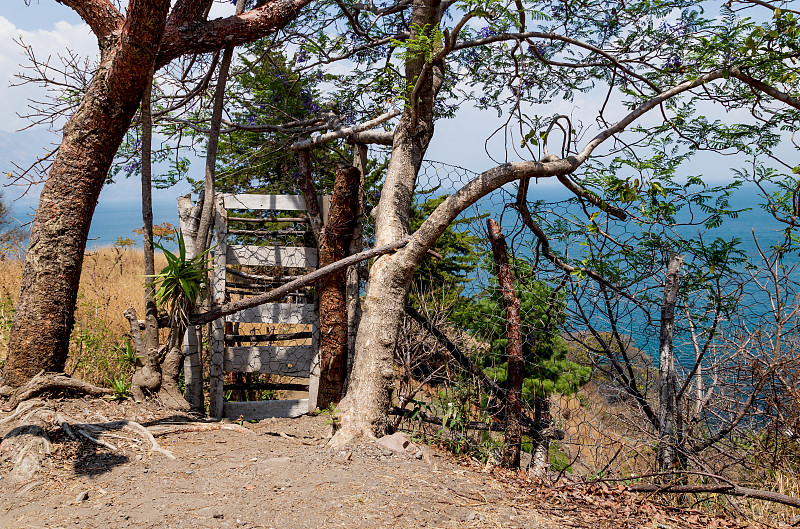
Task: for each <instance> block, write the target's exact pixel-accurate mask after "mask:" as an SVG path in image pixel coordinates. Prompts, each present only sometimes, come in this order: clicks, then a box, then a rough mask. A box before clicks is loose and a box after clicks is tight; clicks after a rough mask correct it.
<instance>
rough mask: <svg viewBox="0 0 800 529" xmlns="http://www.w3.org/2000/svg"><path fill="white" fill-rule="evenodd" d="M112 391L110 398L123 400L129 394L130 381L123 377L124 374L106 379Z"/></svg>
mask: <svg viewBox="0 0 800 529" xmlns="http://www.w3.org/2000/svg"><path fill="white" fill-rule="evenodd" d="M107 382H108V385H109V386H111V389H112V391H114V393H113V394H112V395H111V396H110V397H109V398H110V399H111V400H125V399H127V398H128V397H130V396H131V383H130V382H128V381H127V380H126V379H125V376H124V375H117V376H115V377H114V378H109V379H108V380H107Z"/></svg>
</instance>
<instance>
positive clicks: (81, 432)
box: [77, 428, 119, 452]
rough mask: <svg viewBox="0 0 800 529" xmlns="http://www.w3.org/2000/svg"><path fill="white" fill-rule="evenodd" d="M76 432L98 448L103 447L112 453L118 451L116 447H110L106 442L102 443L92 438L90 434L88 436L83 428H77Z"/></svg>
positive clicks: (100, 440)
mask: <svg viewBox="0 0 800 529" xmlns="http://www.w3.org/2000/svg"><path fill="white" fill-rule="evenodd" d="M77 430H78V434H80V435H81V436H83V437H85V438H86V439H87V440H88V441H91V442H92V443H94V444H96V445H98V446H104V447H105V448H108V449H109V450H111V451H112V452H117V451H118V450H119V449H118V448H117V447H116V446H114V445H112V444H111V443H109V442H108V441H103V440H102V439H98V438H97V437H93V436H92V434H90V433H89V432H87V431H86V430H84V429H83V428H77Z"/></svg>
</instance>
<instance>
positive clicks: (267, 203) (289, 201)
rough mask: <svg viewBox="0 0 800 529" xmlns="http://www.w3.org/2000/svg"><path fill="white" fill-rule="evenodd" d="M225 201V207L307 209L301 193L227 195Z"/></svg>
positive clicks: (280, 209)
mask: <svg viewBox="0 0 800 529" xmlns="http://www.w3.org/2000/svg"><path fill="white" fill-rule="evenodd" d="M223 201H224V203H225V209H269V210H274V211H305V210H306V201H305V199H304V198H303V197H301V196H300V195H246V194H244V195H225V197H224V198H223Z"/></svg>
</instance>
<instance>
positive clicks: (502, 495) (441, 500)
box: [0, 400, 740, 529]
mask: <svg viewBox="0 0 800 529" xmlns="http://www.w3.org/2000/svg"><path fill="white" fill-rule="evenodd" d="M56 406H57V407H58V409H59V411H60V412H62V413H65V414H68V415H69V416H70V417H73V418H76V419H78V420H85V421H87V422H89V421H91V420H94V421H95V422H98V421H100V420H105V419H108V420H115V419H123V418H127V419H130V420H137V421H139V422H142V423H143V424H147V425H150V424H154V423H156V422H158V421H160V422H161V423H163V422H164V421H165V420H175V419H176V418H171V419H170V418H168V417H164V415H163V413H161V414H160V413H159V412H157V411H153V410H152V409H148V408H143V407H140V406H136V405H132V404H125V405H117V404H111V403H106V402H103V401H90V402H85V401H80V400H77V401H65V402H62V403H57V404H56ZM5 415H7V414H2V413H0V419H2V417H3V416H5ZM244 426H245V427H246V428H248V429H249V430H250V432H251V433H245V432H239V431H231V430H215V431H202V432H184V433H177V434H171V435H165V436H160V437H158V440H159V442H160V444H161V446H162V447H164V448H166V449H168V450H169V451H171V452H172V453H173V454H174V455H175V457H176V459H174V460H170V459H168V458H167V457H165V456H164V455H161V454H158V453H152V452H149V451H148V450H147V449H146V447H144V446H143V445H142V443H140V442H137V441H136V440H135V439H130V438H129V439H125V438H124V437H126V434H125V433H120V437H117V438H114V437H104V438H105V439H106V440H108V441H111V442H113V443H114V444H115V445H116V446H117V447H118V448H119V450H118V451H117V452H116V453H114V452H111V451H110V450H108V449H106V448H101V447H97V446H96V445H94V444H91V443H88V442H85V443H78V442H75V441H72V440H69V439H68V438H67V437H65V436H63V435H62V436H59V435H60V434H58V432H54V433H52V435H54V436H55V437H56V439H55V442H54V444H53V446H54V453H53V457H52V459H51V461H50V463H49V467H48V468H47V469H46V470H45V471H44V472H41V473H40V474H39V475H37V476H36V477H35V478H34V481H33V482H30V483H27V484H20V483H12V482H11V479H9V478H8V470H9V469H10V462H9V461H5V460H3V461H2V462H0V476H1V477H2V479H0V528H9V529H11V528H13V529H23V528H25V529H35V528H42V527H47V528H92V529H93V528H104V529H106V528H111V529H116V528H128V527H131V528H151V527H152V528H155V527H158V528H164V529H167V528H175V529H178V528H180V529H190V528H228V527H230V528H262V527H263V528H266V527H273V528H276V529H277V528H281V529H300V528H314V529H319V528H333V527H347V528H376V527H391V528H398V529H399V528H417V527H441V528H451V527H452V528H456V527H459V528H460V527H493V528H517V527H519V528H532V529H536V528H542V529H550V528H556V527H613V528H614V529H620V528H622V527H636V528H639V527H654V528H655V527H662V528H663V527H669V528H672V527H674V528H678V527H689V526H695V524H692V523H687V524H684V525H680V524H679V523H680V522H681V521H683V522H686V520H687V518H686V516H678V515H675V517H674V521H675V523H676V525H673V524H672V523H671V522H670V520H671V519H670V517H669V515H667V514H665V515H664V516H660V515H658V516H656V515H654V513H655V510H652V508H650V509H651V510H648V508H642V506H641V504H640V502H638V501H634V500H633V499H629V500H630V501H627V504H628V505H627V511H626V510H625V509H624V508H625V507H626V503H625V502H624V501H623V502H621V500H620V498H622V496H621V495H620V494H621V493H619V494H617V496H615V494H616V493H615V492H614V491H607V490H606V492H603V491H600V493H599V495H596V496H593V495H591V494H588V495H587V494H585V493H582V494H581V496H580V497H581V498H584V499H586V498H589V500H587V501H583V506H582V507H581V506H580V504H581V501H578V502H577V504H578V505H579V507H575V505H576V502H575V498H574V497H571V496H570V495H569V494H566V495H565V494H564V493H563V492H562V493H553V492H552V491H546V490H542V489H536V488H531V487H530V486H528V487H527V488H526V487H525V484H524V483H523V482H519V483H512V482H510V481H513V476H514V475H511V474H502V475H493V474H492V473H491V472H482V471H481V470H482V469H481V468H480V467H477V466H476V467H475V468H471V467H469V466H465V465H463V464H459V462H458V461H456V460H455V459H454V458H453V457H452V456H449V455H447V454H443V453H440V452H436V451H432V450H431V451H427V452H426V453H425V456H424V457H422V454H421V453H416V454H408V453H397V452H392V451H390V450H388V449H386V448H383V447H382V446H380V445H377V444H375V443H368V444H362V445H357V446H353V447H351V448H350V449H349V450H346V451H333V450H329V449H327V448H325V446H324V444H325V439H324V436H325V432H326V430H327V427H326V426H325V425H324V419H323V418H322V417H309V416H304V417H301V418H299V419H270V420H266V421H261V422H259V423H255V424H249V423H244ZM7 433H8V432H7V431H5V430H2V429H0V434H3V435H4V434H7ZM0 448H2V445H0ZM0 456H2V451H0ZM2 459H4V458H2ZM504 476H505V477H504ZM509 476H511V478H512V479H511V480H510V479H509ZM562 496H563V498H562ZM573 496H574V494H573ZM592 498H598V499H597V501H595V500H594V499H592ZM603 502H605V503H603ZM631 505H633V508H631ZM587 513H588V514H587ZM689 515H691V513H690V514H689ZM587 516H588V519H587ZM687 516H688V515H687ZM690 521H695V520H690ZM650 522H652V525H651V523H650ZM697 522H698V523H697V525H696V526H698V527H708V526H711V525H710V524H709V523H708V522H709V520H708V519H704V520H700V519H698V520H697ZM659 524H660V525H659ZM718 526H719V527H727V526H729V525H718ZM735 526H736V527H740V525H735Z"/></svg>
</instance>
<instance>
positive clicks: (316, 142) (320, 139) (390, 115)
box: [292, 109, 400, 151]
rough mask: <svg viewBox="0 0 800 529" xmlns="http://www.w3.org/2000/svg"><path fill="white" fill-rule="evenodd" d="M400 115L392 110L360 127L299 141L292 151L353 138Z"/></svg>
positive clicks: (347, 128)
mask: <svg viewBox="0 0 800 529" xmlns="http://www.w3.org/2000/svg"><path fill="white" fill-rule="evenodd" d="M399 115H400V111H399V110H396V109H395V110H391V111H389V112H387V113H385V114H381V115H380V116H378V117H377V118H375V119H371V120H369V121H365V122H364V123H360V124H358V125H354V126H352V127H344V128H341V129H338V130H334V131H331V132H328V133H327V134H321V135H319V136H316V137H314V138H309V139H307V140H303V141H298V142H295V143H293V144H292V150H295V151H298V150H302V149H308V148H309V147H313V146H315V145H319V144H321V143H326V142H329V141H333V140H336V139H339V138H344V137H347V136H351V135H353V134H357V133H359V132H364V131H366V130H369V129H371V128H373V127H377V126H378V125H380V124H381V123H384V122H386V121H389V120H390V119H392V118H394V117H397V116H399Z"/></svg>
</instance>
